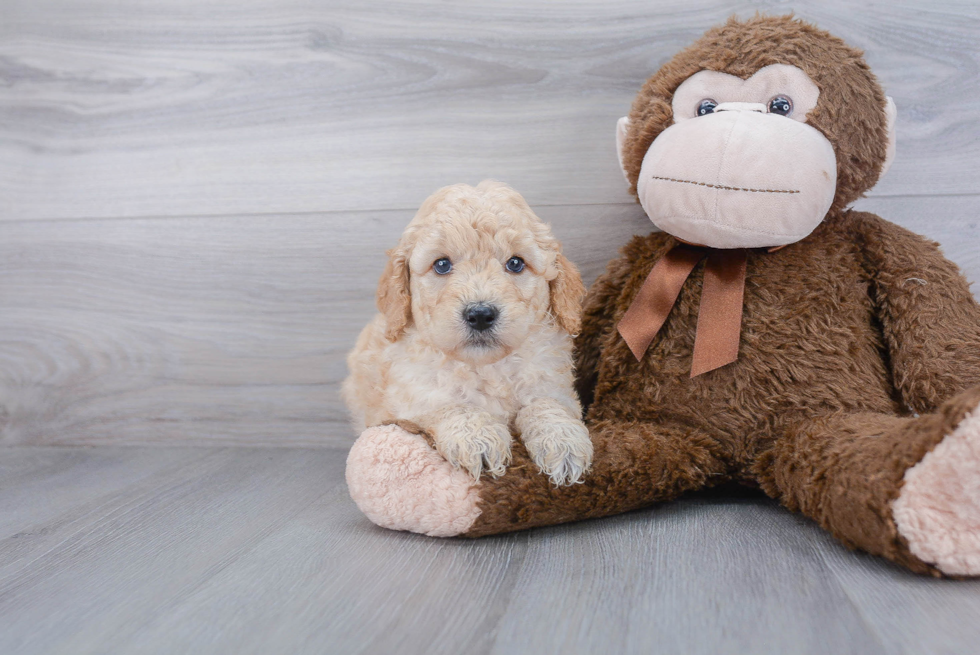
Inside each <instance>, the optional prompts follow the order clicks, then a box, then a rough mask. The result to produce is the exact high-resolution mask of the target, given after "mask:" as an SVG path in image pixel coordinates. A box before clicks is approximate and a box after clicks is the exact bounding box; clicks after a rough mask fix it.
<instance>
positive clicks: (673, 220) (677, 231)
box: [618, 64, 837, 248]
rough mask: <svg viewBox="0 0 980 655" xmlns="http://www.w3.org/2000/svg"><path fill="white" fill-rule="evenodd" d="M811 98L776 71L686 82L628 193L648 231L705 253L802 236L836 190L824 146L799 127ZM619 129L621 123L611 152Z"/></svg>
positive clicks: (708, 75) (705, 74) (813, 102)
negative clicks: (633, 193) (631, 193)
mask: <svg viewBox="0 0 980 655" xmlns="http://www.w3.org/2000/svg"><path fill="white" fill-rule="evenodd" d="M819 96H820V90H819V89H818V88H817V85H816V84H815V83H814V82H813V81H812V80H811V79H810V78H809V76H807V74H806V73H804V72H803V71H802V70H800V69H799V68H796V67H795V66H787V65H783V64H776V65H772V66H766V67H765V68H762V69H760V70H759V71H757V72H756V73H755V74H754V75H753V76H752V77H750V78H749V79H746V80H743V79H741V78H738V77H735V76H733V75H727V74H725V73H718V72H715V71H701V72H699V73H696V74H694V75H692V76H691V77H689V78H687V79H686V80H685V81H684V82H683V83H682V84H681V85H680V86H679V87H678V88H677V90H676V92H675V93H674V96H673V100H672V109H673V115H674V122H673V124H672V125H671V126H670V127H668V128H667V129H665V130H664V131H663V132H661V133H660V135H658V136H657V138H656V139H654V141H653V144H652V145H651V146H650V149H649V150H648V151H647V153H646V156H645V157H644V159H643V164H642V167H641V169H640V175H639V179H638V181H637V195H638V196H639V200H640V203H641V204H642V205H643V208H644V209H645V210H646V212H647V214H648V215H649V216H650V219H651V220H652V221H653V222H654V224H655V225H657V227H659V228H661V229H662V230H664V231H665V232H668V233H670V234H672V235H674V236H676V237H678V238H679V239H681V240H683V241H687V242H689V243H694V244H699V245H706V246H711V247H714V248H753V247H772V246H781V245H785V244H788V243H793V242H795V241H799V240H800V239H802V238H804V237H805V236H807V235H808V234H810V232H812V231H813V229H814V228H815V227H816V226H817V225H818V224H819V223H820V222H821V221H822V220H823V218H824V216H825V215H826V213H827V211H828V210H829V209H830V206H831V204H832V203H833V200H834V194H835V192H836V188H837V160H836V156H835V154H834V148H833V145H832V144H831V143H830V141H828V140H827V138H826V137H825V136H824V135H823V134H822V133H821V132H819V131H818V130H816V129H815V128H813V127H811V126H810V125H808V124H807V123H806V117H807V114H808V113H809V112H810V111H812V110H813V109H814V108H815V107H816V106H817V100H818V98H819ZM627 125H628V123H627V122H626V121H625V120H621V121H620V126H619V131H618V133H619V141H620V144H621V143H622V140H623V135H624V134H625V128H626V126H627Z"/></svg>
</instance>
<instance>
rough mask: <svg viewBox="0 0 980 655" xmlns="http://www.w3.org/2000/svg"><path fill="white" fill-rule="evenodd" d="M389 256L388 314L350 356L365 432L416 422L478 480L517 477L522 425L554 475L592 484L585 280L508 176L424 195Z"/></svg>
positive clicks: (348, 395)
mask: <svg viewBox="0 0 980 655" xmlns="http://www.w3.org/2000/svg"><path fill="white" fill-rule="evenodd" d="M388 257H389V260H388V264H387V267H386V268H385V271H384V273H383V275H382V276H381V281H380V283H379V284H378V308H379V309H380V311H381V313H380V314H378V315H377V316H376V317H375V318H374V320H373V321H371V323H369V324H368V325H367V327H365V328H364V330H363V331H362V332H361V335H360V337H359V338H358V340H357V345H356V346H355V347H354V350H353V351H352V352H351V353H350V355H349V356H348V359H347V365H348V368H349V369H350V376H349V377H348V378H347V380H345V381H344V385H343V397H344V400H345V402H346V403H347V406H348V408H349V409H350V411H351V414H352V418H353V422H354V427H355V429H356V430H358V431H360V430H363V429H364V428H365V427H367V426H372V425H379V424H381V423H385V422H389V421H394V420H408V421H412V422H414V423H416V424H417V425H419V426H420V427H421V428H423V429H424V430H425V431H426V432H427V433H428V434H429V435H431V437H432V439H433V441H434V442H435V445H436V448H437V449H438V450H439V452H440V453H441V454H442V455H443V456H444V457H445V458H446V459H447V460H448V461H449V462H450V463H452V464H453V465H454V466H456V467H461V468H463V469H465V470H467V471H468V472H469V473H470V474H472V475H473V477H475V478H479V477H480V475H481V473H483V472H484V471H485V472H487V473H490V474H491V475H493V476H495V477H496V476H499V475H502V474H503V472H504V469H505V467H506V466H507V464H509V463H510V445H511V434H512V433H516V434H519V435H520V436H521V439H522V441H523V442H524V445H525V446H526V448H527V450H528V452H529V454H530V455H531V457H532V459H533V460H534V462H535V464H537V466H538V468H539V469H541V471H542V472H543V473H545V474H546V475H548V476H549V477H550V478H551V480H552V482H553V483H554V484H556V485H567V484H572V483H575V482H578V481H580V480H581V478H582V476H583V474H584V473H585V472H586V471H587V470H588V468H589V466H590V465H591V462H592V454H593V451H592V442H591V440H590V439H589V434H588V431H587V430H586V428H585V426H584V425H583V424H582V421H581V414H582V410H581V406H580V405H579V401H578V398H577V396H576V394H575V391H574V388H573V379H574V374H573V368H572V356H571V350H572V341H571V336H572V335H574V334H577V333H578V331H579V328H580V325H581V323H580V314H581V299H582V297H583V296H584V294H585V288H584V286H583V285H582V280H581V277H580V276H579V273H578V270H577V269H576V268H575V266H574V265H573V264H572V263H571V262H569V261H568V259H566V258H565V257H564V255H562V253H561V245H560V244H559V243H558V241H557V240H556V239H555V238H554V237H553V236H552V235H551V233H550V231H549V229H548V226H547V225H545V224H544V223H543V222H541V220H540V219H539V218H538V217H537V216H535V214H534V212H532V211H531V208H530V207H528V205H527V203H526V202H525V201H524V199H523V198H522V197H521V196H520V194H518V193H517V192H516V191H514V190H513V189H511V188H510V187H508V186H506V185H504V184H501V183H499V182H494V181H490V180H487V181H484V182H482V183H480V185H478V186H477V187H475V188H474V187H471V186H468V185H465V184H457V185H454V186H449V187H445V188H443V189H440V190H439V191H437V192H436V193H435V194H433V195H432V196H431V197H429V198H428V199H427V200H426V201H425V202H424V203H423V204H422V207H421V208H420V209H419V212H418V213H417V214H416V216H415V218H414V219H412V221H411V223H410V224H409V225H408V227H407V228H406V230H405V232H404V234H403V235H402V237H401V240H400V242H399V244H398V245H397V246H396V247H395V248H393V249H391V250H389V251H388ZM513 257H518V258H520V259H521V260H522V261H523V264H524V267H523V270H521V271H520V272H514V271H512V270H508V268H507V262H508V261H509V260H511V259H512V258H513ZM440 259H448V260H450V261H451V265H452V269H451V270H450V271H449V272H448V273H444V274H440V273H439V272H437V271H436V270H435V268H434V262H436V261H437V260H440ZM443 266H445V264H443ZM515 268H516V267H515ZM474 306H482V307H488V308H491V309H492V311H493V314H494V315H493V319H492V325H491V327H489V328H487V327H486V326H485V325H484V326H483V329H476V328H474V327H473V324H471V322H468V321H467V311H468V308H472V307H474Z"/></svg>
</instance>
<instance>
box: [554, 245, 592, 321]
mask: <svg viewBox="0 0 980 655" xmlns="http://www.w3.org/2000/svg"><path fill="white" fill-rule="evenodd" d="M555 268H557V269H558V275H557V277H555V279H553V280H552V281H551V282H549V283H548V284H549V287H550V292H551V313H552V314H554V316H555V319H556V320H557V321H558V325H559V326H560V327H561V329H563V330H564V331H565V332H568V333H569V334H570V335H572V336H575V335H577V334H578V333H579V330H581V329H582V298H583V297H584V296H585V285H584V284H582V276H581V275H579V272H578V268H576V267H575V264H573V263H572V262H570V261H569V260H568V258H567V257H565V255H563V254H561V253H558V256H557V257H556V258H555Z"/></svg>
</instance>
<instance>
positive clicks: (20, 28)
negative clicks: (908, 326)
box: [0, 0, 980, 220]
mask: <svg viewBox="0 0 980 655" xmlns="http://www.w3.org/2000/svg"><path fill="white" fill-rule="evenodd" d="M756 10H761V11H768V12H771V13H786V12H789V11H795V12H796V13H797V15H799V16H801V17H803V18H806V19H811V20H813V21H815V22H817V23H818V24H819V25H821V26H822V27H824V28H826V29H828V30H830V31H832V32H834V33H836V34H838V35H839V36H841V37H843V38H845V39H846V40H847V41H849V42H851V43H852V44H854V45H856V46H858V47H861V48H864V49H865V50H866V51H867V57H868V60H869V62H870V64H871V66H872V68H873V69H874V70H875V71H876V73H877V74H878V76H879V77H880V78H881V80H882V82H883V83H884V85H885V87H886V88H887V90H888V92H889V93H890V94H891V95H892V96H894V98H895V100H896V103H897V106H898V109H899V119H898V151H899V156H898V159H897V161H896V162H895V165H894V167H893V168H892V171H891V172H890V174H889V175H888V176H887V178H886V179H885V180H884V181H883V182H882V184H881V185H880V188H879V189H877V190H876V191H875V193H876V194H880V195H894V194H909V193H912V194H934V193H941V194H950V193H977V192H980V182H978V180H980V139H978V138H977V127H976V126H977V125H978V124H980V72H978V71H980V49H978V48H977V47H976V44H977V42H978V39H980V6H978V5H977V4H976V3H975V2H969V1H940V2H923V1H922V0H900V1H898V2H890V3H889V4H888V6H887V9H886V8H885V7H884V6H880V5H875V4H868V5H862V4H860V3H852V2H849V1H847V0H833V1H829V2H828V1H825V0H802V1H799V2H792V3H790V2H784V1H773V0H761V1H759V2H751V3H750V2H736V3H732V2H727V1H723V0H667V1H664V2H657V3H650V2H646V1H644V0H617V1H616V2H612V3H609V2H595V1H594V0H588V1H582V0H577V1H573V2H562V3H552V2H547V1H545V0H534V1H531V2H527V1H525V0H521V1H519V2H518V1H517V0H498V1H493V2H482V3H479V4H478V5H474V4H470V3H452V4H450V3H444V2H436V1H434V0H430V1H419V2H398V1H394V0H384V1H375V2H362V1H360V0H357V1H355V0H335V1H332V2H325V3H309V2H306V1H305V0H286V1H281V2H267V1H265V0H241V1H240V2H235V3H231V4H229V3H226V2H222V1H220V0H204V1H197V0H195V1H193V2H192V1H190V0H153V1H145V2H139V3H118V2H109V1H108V0H91V1H88V2H83V3H80V2H75V1H73V0H31V1H30V2H27V1H17V0H4V2H2V3H0V171H3V174H2V175H0V220H24V219H48V218H79V217H91V218H104V217H123V216H130V217H131V216H161V215H163V216H199V215H210V214H217V215H238V214H255V213H284V212H320V211H339V210H353V209H365V210H376V209H408V208H414V207H416V206H418V204H419V203H420V202H421V201H422V199H423V198H424V197H425V196H426V195H428V193H429V192H430V191H432V190H433V189H435V188H437V187H440V186H443V185H444V184H447V183H451V182H456V181H467V182H471V183H474V182H476V181H478V180H479V179H482V178H484V177H498V178H501V179H503V180H505V181H508V182H510V183H512V184H513V185H515V186H516V187H517V188H519V189H521V190H522V191H523V192H524V193H525V194H526V195H527V196H528V198H529V200H530V201H531V202H532V203H534V204H591V203H618V202H625V201H627V200H628V198H627V196H626V188H625V185H624V184H623V182H622V178H621V175H620V172H619V170H618V168H617V165H616V159H615V153H614V148H613V133H614V125H615V123H616V119H617V118H619V117H620V116H622V115H624V114H625V113H626V112H627V110H628V108H629V105H630V102H631V100H632V97H633V95H634V94H635V92H636V91H637V89H638V88H639V86H640V84H641V83H642V81H643V80H644V79H645V78H646V77H647V76H648V75H650V74H651V73H652V72H653V71H655V70H656V69H657V68H658V67H659V66H660V65H661V64H663V63H664V62H665V61H666V60H667V59H669V57H670V56H671V55H672V54H673V53H675V52H676V51H677V50H678V49H680V48H681V47H683V46H685V45H687V44H688V43H690V42H691V41H693V40H694V39H695V38H696V37H697V36H699V35H700V34H701V33H702V32H703V31H704V30H705V29H706V28H708V27H710V26H712V25H714V24H717V23H719V22H721V21H724V20H725V19H726V18H727V17H728V16H729V15H731V14H733V13H736V14H740V15H743V16H748V15H751V14H752V13H753V12H755V11H756Z"/></svg>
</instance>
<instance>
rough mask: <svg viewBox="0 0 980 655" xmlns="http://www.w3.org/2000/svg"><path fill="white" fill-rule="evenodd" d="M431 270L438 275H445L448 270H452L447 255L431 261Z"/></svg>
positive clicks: (451, 264)
mask: <svg viewBox="0 0 980 655" xmlns="http://www.w3.org/2000/svg"><path fill="white" fill-rule="evenodd" d="M432 270H433V271H435V272H436V273H437V274H438V275H445V274H446V273H448V272H449V271H451V270H453V263H452V262H451V261H449V258H448V257H440V258H439V259H437V260H435V261H434V262H432Z"/></svg>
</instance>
